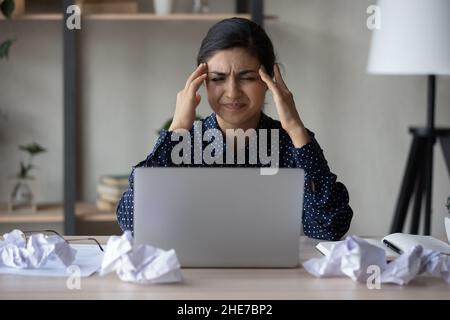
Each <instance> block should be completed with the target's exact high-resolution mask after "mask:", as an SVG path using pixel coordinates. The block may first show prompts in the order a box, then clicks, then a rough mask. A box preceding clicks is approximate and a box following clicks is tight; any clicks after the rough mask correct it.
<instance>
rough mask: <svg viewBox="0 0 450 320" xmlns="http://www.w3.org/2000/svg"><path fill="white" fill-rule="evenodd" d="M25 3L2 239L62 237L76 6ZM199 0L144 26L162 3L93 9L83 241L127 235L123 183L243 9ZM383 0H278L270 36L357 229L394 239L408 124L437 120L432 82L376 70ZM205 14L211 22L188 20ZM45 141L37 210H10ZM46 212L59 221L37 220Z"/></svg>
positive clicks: (442, 105)
mask: <svg viewBox="0 0 450 320" xmlns="http://www.w3.org/2000/svg"><path fill="white" fill-rule="evenodd" d="M0 2H1V1H0ZM17 2H20V1H17V0H16V9H20V8H19V5H18V4H17ZM23 2H24V7H23V9H22V10H23V11H21V12H16V13H15V14H17V16H13V17H12V19H5V18H3V19H2V20H0V43H1V42H2V41H3V40H6V39H9V38H13V39H15V40H14V42H13V43H12V45H11V47H10V48H9V54H8V57H7V58H3V59H1V60H0V168H1V170H0V202H2V203H4V205H3V207H2V215H3V218H1V217H2V215H0V229H1V230H0V231H2V232H6V231H8V230H10V229H11V226H14V227H17V226H19V227H22V228H31V225H30V223H34V225H33V228H42V227H46V228H47V227H49V226H50V224H51V226H52V228H55V229H57V230H62V226H63V224H62V216H61V212H62V205H63V199H64V131H63V130H64V121H63V119H64V117H63V115H64V114H63V111H64V107H63V21H62V15H61V14H60V13H61V7H62V2H61V1H46V0H41V1H31V0H24V1H23ZM195 2H196V1H192V0H173V2H172V7H171V11H170V14H173V13H175V14H180V15H181V18H179V19H169V18H168V19H164V18H160V19H151V18H148V19H141V18H136V17H139V14H141V13H145V14H149V16H150V14H152V13H155V9H156V8H155V4H154V3H153V1H137V0H135V1H132V0H126V1H125V0H124V1H117V0H116V1H112V0H110V1H98V0H97V1H88V0H86V1H83V2H82V3H80V6H82V8H83V10H84V11H83V14H86V15H87V16H86V19H82V21H81V30H79V31H77V32H78V39H77V52H76V72H77V73H78V77H79V80H78V90H77V92H76V94H77V99H78V104H77V115H76V117H77V142H76V150H77V152H76V153H75V155H74V157H75V158H74V159H73V160H74V161H75V163H76V166H77V171H76V172H77V174H76V181H77V182H76V191H77V199H76V200H77V201H78V202H79V206H78V207H77V210H78V212H77V216H79V217H84V218H82V219H81V218H80V220H79V221H78V220H77V228H78V229H77V231H76V232H77V233H85V234H103V233H110V232H119V231H118V228H117V225H116V224H115V220H114V219H115V215H114V210H113V209H112V208H113V207H114V205H113V204H114V201H116V200H115V195H116V194H118V193H119V192H120V191H121V188H123V176H124V175H125V176H127V175H128V174H129V173H130V171H131V168H132V166H133V165H135V164H137V163H138V162H140V161H141V160H143V159H145V158H146V156H147V155H148V154H149V153H150V151H151V149H152V146H153V144H154V142H155V140H156V138H157V133H156V132H157V131H158V130H159V129H160V128H161V126H162V125H163V124H164V123H165V122H166V121H167V120H168V119H169V118H170V117H171V116H172V114H173V111H174V108H175V100H176V93H177V92H178V91H179V90H180V89H181V88H183V87H184V83H185V81H186V79H187V77H188V76H189V74H190V73H191V72H192V71H193V70H194V69H195V67H196V64H195V60H196V55H197V51H198V49H199V47H200V43H201V40H202V39H203V37H204V36H205V35H206V32H207V30H208V29H209V28H210V27H211V26H212V25H213V24H214V23H216V22H217V21H219V20H220V19H221V18H223V17H224V16H223V15H228V16H233V15H235V14H236V12H237V11H236V10H237V9H236V8H237V4H236V1H232V0H230V1H224V0H209V1H201V3H200V4H199V3H195ZM373 4H376V1H375V0H314V1H313V0H278V1H274V0H273V1H272V0H266V1H264V15H265V16H268V18H267V19H264V28H265V29H266V31H267V33H268V34H269V36H270V37H271V39H272V41H273V43H274V47H275V50H276V54H277V60H278V62H280V63H281V64H282V65H283V70H282V71H283V75H284V78H285V81H286V83H287V85H288V87H289V89H290V90H291V91H292V93H293V94H294V98H295V102H296V105H297V109H298V111H299V113H300V116H301V118H302V120H303V122H304V123H305V125H306V126H307V127H308V128H309V129H310V130H312V131H314V132H315V133H316V138H317V140H318V142H319V143H320V144H321V146H322V148H323V149H324V152H325V157H326V158H327V160H328V162H329V165H330V168H331V170H332V171H333V172H334V173H335V174H337V176H338V180H339V181H342V182H343V183H344V184H345V185H346V187H347V189H348V191H349V194H350V205H351V207H352V208H353V210H354V217H353V221H352V225H351V229H350V231H349V234H358V235H374V236H382V235H385V234H387V233H389V231H390V230H389V229H390V226H391V222H392V219H393V214H394V210H395V205H396V201H397V197H398V193H399V189H400V185H401V181H402V178H403V174H404V170H405V163H406V159H407V155H408V151H409V147H410V143H411V136H410V134H409V133H408V127H410V126H414V125H417V126H423V125H425V121H426V104H427V95H426V93H427V77H426V76H417V75H411V76H410V75H403V76H392V75H373V74H369V73H368V72H367V63H368V54H369V50H370V42H371V36H372V32H373V31H372V30H370V29H369V28H368V25H367V19H368V17H369V14H368V13H367V11H366V10H367V8H368V7H369V6H370V5H373ZM199 6H200V7H199ZM201 6H203V7H201ZM193 12H194V13H196V14H197V15H205V17H207V18H204V19H201V18H198V19H190V18H189V17H187V18H186V16H184V17H183V15H190V14H192V13H193ZM88 14H91V17H90V18H89V16H88ZM108 14H109V16H108ZM102 15H104V16H103V18H102ZM214 15H216V16H214ZM208 17H209V18H208ZM436 84H437V87H436V115H435V118H436V125H437V126H440V127H449V126H450V78H449V76H439V77H438V81H437V83H436ZM200 94H201V95H202V97H203V98H204V99H203V101H202V103H201V105H200V107H199V110H198V113H199V114H200V115H201V116H207V115H209V114H210V113H211V112H212V111H211V109H210V108H209V106H208V104H207V99H205V98H206V97H205V91H204V90H203V89H201V92H200ZM266 100H267V106H266V108H265V111H266V113H267V114H269V115H270V116H272V117H273V118H278V116H277V113H276V110H275V106H274V104H273V100H272V96H271V95H270V93H269V94H268V95H267V99H266ZM31 142H36V143H38V144H39V145H41V146H42V147H44V148H45V149H46V151H45V152H42V153H39V154H36V156H35V157H33V164H34V165H35V166H36V168H35V169H34V170H33V176H34V177H35V179H34V180H31V182H30V185H31V189H32V192H33V197H34V198H33V199H34V200H33V203H34V204H35V206H34V207H33V208H31V209H26V208H25V209H24V208H19V209H14V208H11V206H10V205H8V203H10V202H11V196H12V192H13V189H14V187H15V185H16V184H17V178H14V176H15V175H16V174H17V172H18V171H19V168H20V161H21V160H22V161H25V160H27V157H28V155H27V154H26V152H25V151H24V150H20V149H19V147H18V146H19V145H26V144H28V143H31ZM434 151H435V152H434V168H433V171H434V174H433V198H432V226H431V234H432V235H434V236H436V237H438V238H445V231H444V218H443V217H444V215H445V214H446V212H447V208H446V207H445V204H446V202H447V197H448V196H449V195H450V182H449V172H448V171H447V169H446V166H445V162H444V157H443V154H442V150H441V148H440V146H439V147H436V148H435V150H434ZM23 159H25V160H23ZM39 204H40V205H39ZM25 211H27V212H25ZM28 211H29V212H28ZM39 211H41V212H45V214H46V215H47V218H48V220H45V217H44V218H42V219H41V220H39V219H40V218H39V219H37V218H36V217H37V216H39ZM80 212H81V213H80ZM17 217H19V218H17ZM55 217H56V218H55ZM58 217H60V218H58ZM27 219H28V220H27ZM52 219H53V220H52ZM25 224H27V225H26V226H23V225H25Z"/></svg>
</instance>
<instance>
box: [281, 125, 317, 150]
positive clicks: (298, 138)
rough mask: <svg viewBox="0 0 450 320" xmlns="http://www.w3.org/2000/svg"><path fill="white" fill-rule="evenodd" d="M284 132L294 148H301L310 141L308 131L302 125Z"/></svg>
mask: <svg viewBox="0 0 450 320" xmlns="http://www.w3.org/2000/svg"><path fill="white" fill-rule="evenodd" d="M286 132H287V134H288V135H289V137H290V138H291V141H292V144H293V145H294V147H295V148H301V147H303V146H304V145H306V144H308V143H309V142H310V141H311V139H310V137H309V134H308V131H307V130H306V128H305V127H304V126H303V124H302V125H299V126H298V127H295V128H293V129H290V130H289V131H286Z"/></svg>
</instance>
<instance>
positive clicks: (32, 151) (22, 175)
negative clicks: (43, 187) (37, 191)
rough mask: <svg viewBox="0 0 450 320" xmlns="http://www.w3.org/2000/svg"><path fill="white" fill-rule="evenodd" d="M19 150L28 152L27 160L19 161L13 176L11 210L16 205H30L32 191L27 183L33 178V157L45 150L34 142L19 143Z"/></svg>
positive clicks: (31, 202) (16, 206)
mask: <svg viewBox="0 0 450 320" xmlns="http://www.w3.org/2000/svg"><path fill="white" fill-rule="evenodd" d="M19 150H21V151H24V152H25V153H27V154H28V162H27V163H25V162H24V161H20V169H19V172H18V173H17V174H16V176H15V179H17V181H16V184H15V186H14V188H13V191H12V194H11V202H10V209H11V210H14V209H15V208H18V207H24V206H31V205H32V204H33V192H32V190H31V188H30V185H29V181H30V180H33V179H34V177H33V176H32V175H31V174H30V173H31V170H33V169H34V168H36V166H35V165H34V164H33V158H34V157H35V156H37V155H38V154H40V153H44V152H46V151H47V150H45V149H44V148H43V147H41V146H40V145H39V144H37V143H36V142H33V143H30V144H27V145H21V146H19Z"/></svg>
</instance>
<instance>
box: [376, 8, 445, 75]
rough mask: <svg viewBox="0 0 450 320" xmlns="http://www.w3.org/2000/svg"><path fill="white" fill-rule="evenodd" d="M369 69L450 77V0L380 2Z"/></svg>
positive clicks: (385, 72)
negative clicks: (377, 25)
mask: <svg viewBox="0 0 450 320" xmlns="http://www.w3.org/2000/svg"><path fill="white" fill-rule="evenodd" d="M378 6H379V8H380V17H381V19H380V22H381V23H380V29H375V30H373V31H372V32H373V35H372V43H371V47H370V52H369V62H368V66H367V70H368V72H369V73H380V74H427V75H445V74H450V0H379V1H378Z"/></svg>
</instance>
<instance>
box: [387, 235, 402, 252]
mask: <svg viewBox="0 0 450 320" xmlns="http://www.w3.org/2000/svg"><path fill="white" fill-rule="evenodd" d="M383 243H384V244H385V245H386V246H387V247H388V248H391V249H392V250H393V251H394V252H396V253H398V254H402V253H403V251H402V250H400V249H399V248H398V247H397V246H394V245H393V244H392V243H391V242H389V241H387V240H386V239H383Z"/></svg>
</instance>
